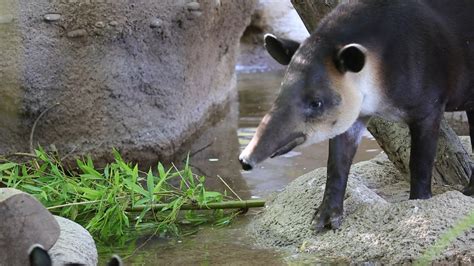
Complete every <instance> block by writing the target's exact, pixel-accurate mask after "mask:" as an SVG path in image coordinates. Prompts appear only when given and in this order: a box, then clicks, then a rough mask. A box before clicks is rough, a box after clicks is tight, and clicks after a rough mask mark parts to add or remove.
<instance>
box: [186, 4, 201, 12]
mask: <svg viewBox="0 0 474 266" xmlns="http://www.w3.org/2000/svg"><path fill="white" fill-rule="evenodd" d="M186 8H187V9H188V10H189V11H197V10H200V9H201V5H200V4H199V3H198V2H190V3H187V4H186Z"/></svg>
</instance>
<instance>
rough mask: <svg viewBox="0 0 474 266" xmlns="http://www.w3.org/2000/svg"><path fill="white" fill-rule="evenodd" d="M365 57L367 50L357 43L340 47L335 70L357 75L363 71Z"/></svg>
mask: <svg viewBox="0 0 474 266" xmlns="http://www.w3.org/2000/svg"><path fill="white" fill-rule="evenodd" d="M366 55H367V48H365V47H364V46H362V45H360V44H357V43H351V44H348V45H346V46H344V47H342V48H341V49H340V50H339V51H338V53H337V58H336V65H337V68H338V69H339V71H341V72H342V73H345V72H347V71H349V72H354V73H358V72H360V71H361V70H362V69H364V66H365V59H366V57H367V56H366Z"/></svg>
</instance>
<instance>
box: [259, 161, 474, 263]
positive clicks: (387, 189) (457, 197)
mask: <svg viewBox="0 0 474 266" xmlns="http://www.w3.org/2000/svg"><path fill="white" fill-rule="evenodd" d="M325 179H326V169H325V168H320V169H317V170H315V171H313V172H310V173H308V174H306V175H304V176H301V177H299V178H298V179H296V180H295V181H294V182H292V183H291V184H290V185H289V186H288V187H287V188H286V189H285V190H284V191H283V192H281V193H280V194H278V195H277V196H276V197H275V199H274V200H273V201H272V202H271V203H270V204H269V206H268V207H267V208H266V210H265V212H264V213H263V214H262V215H261V216H260V217H258V218H257V219H256V220H255V221H254V222H253V223H252V224H251V226H250V231H251V234H253V235H255V236H256V239H257V241H258V242H259V243H260V244H262V245H264V246H272V247H275V246H276V247H292V250H293V251H296V250H299V251H300V252H301V254H303V255H302V256H306V257H309V258H310V259H311V258H314V259H315V258H318V259H321V258H324V261H350V262H367V261H371V262H382V263H390V264H392V263H409V262H410V261H412V260H413V259H416V258H418V257H419V256H420V255H421V254H422V252H423V251H425V249H426V248H428V247H430V246H431V245H432V244H433V243H434V241H435V240H436V239H438V238H439V236H440V235H441V234H442V233H443V232H445V231H446V230H447V229H448V228H450V227H452V226H453V225H455V224H456V222H457V221H458V220H459V219H461V218H462V217H464V216H466V215H467V214H468V213H469V212H472V210H474V198H471V197H467V196H464V195H462V194H461V193H460V192H458V191H454V190H452V189H451V190H450V189H449V188H446V187H434V194H435V196H434V197H433V198H432V199H430V200H416V201H409V200H407V199H408V195H409V184H408V182H406V181H405V179H404V177H403V176H402V175H401V174H399V172H398V171H397V170H396V169H395V168H394V167H393V165H392V164H391V163H390V162H389V161H388V159H387V158H386V156H385V155H381V156H378V157H377V158H375V159H373V160H371V161H368V162H362V163H359V164H356V165H354V166H353V168H352V171H351V176H350V178H349V183H348V188H347V192H346V198H345V201H344V207H345V209H344V221H343V225H342V227H341V229H340V230H337V231H334V232H333V231H327V232H323V233H321V234H318V235H316V234H314V233H313V231H312V230H311V229H310V227H311V220H312V217H313V214H314V211H315V208H316V207H317V206H319V204H320V202H321V200H322V196H323V191H324V183H325ZM448 190H449V191H448ZM446 191H447V192H446ZM473 246H474V228H473V229H472V230H470V231H468V232H466V233H465V234H462V235H461V236H459V237H458V238H457V239H456V240H455V241H454V242H453V243H451V244H450V245H449V247H448V249H447V250H446V251H444V252H443V254H442V255H441V256H440V257H437V258H436V259H438V260H440V261H455V260H457V261H463V262H464V263H467V264H468V263H472V262H474V249H473V248H472V247H473Z"/></svg>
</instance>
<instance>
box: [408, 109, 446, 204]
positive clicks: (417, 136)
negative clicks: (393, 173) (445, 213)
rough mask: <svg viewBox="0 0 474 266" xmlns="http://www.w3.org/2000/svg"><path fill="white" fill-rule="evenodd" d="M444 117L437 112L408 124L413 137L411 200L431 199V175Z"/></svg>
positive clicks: (411, 151)
mask: <svg viewBox="0 0 474 266" xmlns="http://www.w3.org/2000/svg"><path fill="white" fill-rule="evenodd" d="M441 117H442V115H441V114H440V113H437V112H433V113H432V114H430V115H428V116H426V117H424V118H423V119H419V120H416V121H412V122H410V123H409V124H408V126H409V128H410V135H411V150H410V199H429V198H431V175H432V171H433V166H434V160H435V157H436V149H437V143H438V135H439V127H440V123H441Z"/></svg>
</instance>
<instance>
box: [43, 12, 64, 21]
mask: <svg viewBox="0 0 474 266" xmlns="http://www.w3.org/2000/svg"><path fill="white" fill-rule="evenodd" d="M43 19H44V21H46V22H55V21H58V20H60V19H61V14H58V13H50V14H46V15H44V16H43Z"/></svg>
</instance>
